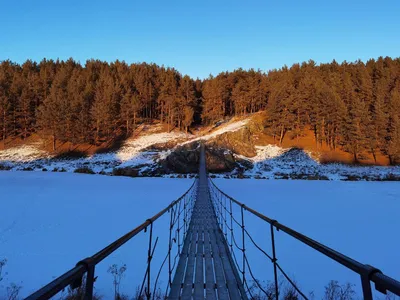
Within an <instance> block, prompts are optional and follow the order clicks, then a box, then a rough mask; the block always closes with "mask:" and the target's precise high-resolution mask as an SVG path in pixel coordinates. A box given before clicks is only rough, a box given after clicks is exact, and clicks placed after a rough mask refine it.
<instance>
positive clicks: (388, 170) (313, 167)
mask: <svg viewBox="0 0 400 300" xmlns="http://www.w3.org/2000/svg"><path fill="white" fill-rule="evenodd" d="M256 151H257V155H256V156H255V157H252V158H247V157H243V156H239V158H241V159H245V160H248V161H250V162H252V163H253V168H252V169H250V170H247V171H246V172H245V173H244V175H247V176H250V177H255V176H258V177H261V178H268V179H271V178H282V177H284V176H285V175H288V176H289V177H290V175H302V176H303V175H304V176H307V175H309V176H318V177H320V178H322V177H325V179H329V180H343V179H347V178H348V177H349V176H356V177H358V178H359V179H366V178H368V179H372V180H374V179H384V178H385V177H387V176H390V175H391V174H392V175H395V176H400V166H391V167H382V166H350V165H344V164H337V163H332V164H320V163H319V162H318V161H316V160H315V159H314V158H312V156H311V153H309V152H307V151H303V150H300V149H294V148H292V149H283V148H281V147H279V146H276V145H267V146H256Z"/></svg>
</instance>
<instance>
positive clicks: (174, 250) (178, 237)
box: [26, 179, 198, 300]
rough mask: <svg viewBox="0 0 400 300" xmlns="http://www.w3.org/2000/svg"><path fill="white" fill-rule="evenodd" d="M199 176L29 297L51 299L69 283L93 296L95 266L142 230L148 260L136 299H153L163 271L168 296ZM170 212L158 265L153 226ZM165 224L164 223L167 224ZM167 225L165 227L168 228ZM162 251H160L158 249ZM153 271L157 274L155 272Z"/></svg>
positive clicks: (83, 293) (157, 238)
mask: <svg viewBox="0 0 400 300" xmlns="http://www.w3.org/2000/svg"><path fill="white" fill-rule="evenodd" d="M197 188H198V179H195V180H194V182H193V184H192V185H191V186H190V188H189V189H188V190H187V191H186V192H185V193H184V194H183V195H182V196H181V197H179V198H178V199H177V200H175V201H173V202H172V203H171V204H170V205H168V206H167V207H166V208H164V209H163V210H161V211H160V212H158V213H157V214H156V215H154V216H153V217H152V218H150V219H147V220H146V221H145V222H144V223H142V224H141V225H139V226H138V227H136V228H135V229H133V230H132V231H130V232H128V233H127V234H125V235H124V236H122V237H121V238H119V239H118V240H116V241H114V242H113V243H111V244H110V245H108V246H107V247H105V248H104V249H102V250H101V251H99V252H97V253H96V254H94V255H93V256H91V257H88V258H86V259H84V260H81V261H79V262H78V263H77V264H76V266H75V267H74V268H72V269H71V270H69V271H68V272H66V273H64V274H63V275H61V276H59V277H58V278H56V279H55V280H53V281H52V282H50V283H49V284H47V285H45V286H44V287H42V288H41V289H39V290H38V291H36V292H35V293H33V294H32V295H30V296H28V297H27V298H26V299H27V300H37V299H49V298H51V297H53V296H55V295H57V294H58V293H60V292H62V291H63V290H64V289H65V288H67V287H68V286H69V287H70V288H71V289H72V290H74V289H78V288H81V289H82V298H83V299H87V300H89V299H93V295H94V284H95V281H96V277H95V268H96V265H98V264H99V263H100V262H101V261H103V260H104V259H105V258H107V257H108V256H110V255H111V254H112V253H114V252H115V251H116V250H117V249H119V248H120V247H121V246H122V245H124V244H125V243H127V242H128V241H130V240H131V239H132V238H133V237H135V236H137V235H138V234H139V233H141V232H145V233H148V243H147V251H146V252H147V261H146V267H145V270H144V271H143V272H144V276H143V280H142V282H141V283H140V284H138V286H139V289H138V291H137V295H136V298H139V299H154V298H155V295H156V289H158V288H159V285H160V281H159V280H160V276H161V274H162V272H163V271H164V272H168V281H167V284H166V287H165V295H168V291H169V289H170V287H171V284H172V276H173V273H174V270H175V268H176V266H177V262H178V260H179V256H180V254H181V251H182V247H183V242H184V240H185V237H186V234H187V231H188V228H189V223H190V220H191V216H192V212H193V208H194V203H195V199H196V197H197ZM166 214H169V222H168V223H169V226H168V233H167V232H165V234H168V236H169V238H168V248H167V251H166V253H165V254H164V255H163V256H162V259H160V262H161V263H160V264H158V265H157V266H156V265H155V263H154V262H153V258H154V256H155V252H156V249H157V245H158V240H159V237H158V236H155V233H154V228H155V225H156V221H157V220H159V219H160V218H161V217H162V216H165V215H166ZM164 227H165V226H164ZM165 229H167V228H163V230H165ZM158 252H160V250H159V251H158ZM153 272H154V273H153Z"/></svg>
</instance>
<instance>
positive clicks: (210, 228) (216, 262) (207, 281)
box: [168, 149, 247, 299]
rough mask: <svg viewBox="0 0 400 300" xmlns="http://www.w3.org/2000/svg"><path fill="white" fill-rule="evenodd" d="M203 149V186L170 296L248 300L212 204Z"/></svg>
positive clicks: (201, 160) (200, 183)
mask: <svg viewBox="0 0 400 300" xmlns="http://www.w3.org/2000/svg"><path fill="white" fill-rule="evenodd" d="M204 156H205V155H204V149H202V151H201V159H200V168H199V186H198V194H197V198H196V202H195V205H194V209H193V213H192V218H191V221H190V225H189V229H188V232H187V235H186V238H185V241H184V244H183V248H182V253H181V255H180V258H179V262H178V266H177V269H176V272H175V276H174V279H173V281H172V286H171V290H170V294H169V297H168V299H247V296H246V293H245V292H244V288H243V285H242V283H241V281H240V279H239V274H238V272H237V269H236V266H235V265H234V263H233V261H232V258H231V256H230V253H229V250H228V247H227V243H226V240H225V238H224V236H223V234H222V232H221V230H220V229H219V227H218V223H217V216H216V214H215V211H214V208H213V205H212V203H211V199H210V194H209V189H208V180H207V173H206V166H205V158H204Z"/></svg>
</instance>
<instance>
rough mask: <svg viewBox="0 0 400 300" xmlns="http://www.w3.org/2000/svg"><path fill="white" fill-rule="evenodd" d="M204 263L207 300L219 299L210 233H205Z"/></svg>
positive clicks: (206, 231)
mask: <svg viewBox="0 0 400 300" xmlns="http://www.w3.org/2000/svg"><path fill="white" fill-rule="evenodd" d="M204 263H205V275H206V276H205V279H206V299H217V297H216V294H215V279H214V267H213V261H212V256H211V242H210V233H209V231H208V230H205V231H204Z"/></svg>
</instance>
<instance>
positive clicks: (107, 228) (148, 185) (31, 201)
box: [0, 172, 193, 299]
mask: <svg viewBox="0 0 400 300" xmlns="http://www.w3.org/2000/svg"><path fill="white" fill-rule="evenodd" d="M192 182H193V180H189V179H163V178H135V179H132V178H128V177H108V176H99V175H83V174H71V173H46V172H0V204H1V206H0V209H1V216H0V261H1V260H3V259H7V264H6V265H5V267H4V269H3V275H4V274H5V273H7V274H6V275H4V280H3V281H0V299H3V297H5V295H6V293H7V292H6V288H7V286H9V285H10V284H11V283H15V284H17V285H18V286H22V289H21V294H20V295H21V296H23V297H25V296H27V295H29V294H30V293H32V292H34V291H35V290H36V289H38V288H40V287H41V286H43V285H44V284H46V283H48V282H49V281H51V280H53V279H54V278H56V277H58V276H59V275H61V274H62V273H63V272H65V271H67V270H69V269H71V268H72V267H74V265H75V264H76V263H77V262H78V261H79V260H81V259H84V258H86V257H88V256H90V255H93V254H94V253H96V252H97V251H99V250H101V249H102V248H104V247H105V246H107V245H108V244H109V243H111V242H113V241H114V240H116V239H117V238H119V237H120V236H122V235H123V234H125V233H127V232H128V231H130V230H132V229H133V228H135V227H136V226H138V225H140V224H142V223H143V222H144V221H145V220H146V219H147V218H150V217H152V216H153V215H154V214H156V213H157V212H158V211H160V210H161V209H163V208H164V207H166V206H167V205H168V204H169V203H170V202H171V201H173V200H175V199H177V198H178V197H179V196H180V195H181V194H183V193H184V192H185V191H186V190H187V189H188V188H189V187H190V185H191V184H192ZM168 224H169V216H168V215H166V216H165V217H162V218H160V219H159V221H157V222H155V223H154V230H155V233H154V236H155V237H156V236H158V237H159V241H158V246H157V248H156V251H155V258H154V264H155V265H157V264H158V265H159V263H160V260H161V258H162V259H163V258H164V255H165V254H166V253H167V250H168V232H169V231H168ZM153 242H154V240H153ZM147 243H148V232H147V233H141V234H139V235H138V236H136V237H135V238H134V239H133V240H131V241H129V242H128V243H127V244H125V245H124V246H123V247H122V248H120V249H119V250H117V251H116V252H115V253H114V254H112V255H111V256H110V257H109V258H107V259H105V260H104V261H103V262H101V263H100V264H99V265H98V266H97V267H96V275H97V276H99V277H98V279H97V281H96V290H97V292H98V293H99V294H100V295H104V296H105V298H103V299H111V297H112V295H113V294H112V293H113V287H112V277H111V275H110V274H109V273H107V269H108V267H109V266H110V265H112V264H118V265H119V266H122V265H123V264H126V265H127V271H126V273H125V275H126V276H125V278H124V279H123V281H122V284H121V292H123V293H126V294H129V295H132V296H133V295H134V294H135V291H136V287H137V285H139V284H140V283H141V281H142V279H143V276H144V272H145V264H146V259H147V252H146V251H147ZM162 282H163V287H164V283H166V280H165V277H163V278H162Z"/></svg>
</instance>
